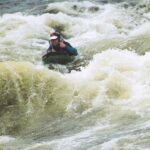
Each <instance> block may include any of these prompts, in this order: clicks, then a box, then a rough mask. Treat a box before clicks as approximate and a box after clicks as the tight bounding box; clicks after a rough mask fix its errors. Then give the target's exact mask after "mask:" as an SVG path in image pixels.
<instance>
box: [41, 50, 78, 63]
mask: <svg viewBox="0 0 150 150" xmlns="http://www.w3.org/2000/svg"><path fill="white" fill-rule="evenodd" d="M75 57H76V56H70V55H68V54H64V53H56V52H52V53H50V54H49V55H48V56H46V57H43V58H42V60H43V62H44V64H50V63H53V64H67V63H70V62H72V61H73V60H74V59H75Z"/></svg>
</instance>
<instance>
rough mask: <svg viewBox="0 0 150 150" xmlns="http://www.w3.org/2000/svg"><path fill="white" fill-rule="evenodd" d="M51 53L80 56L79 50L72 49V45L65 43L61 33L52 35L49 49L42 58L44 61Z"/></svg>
mask: <svg viewBox="0 0 150 150" xmlns="http://www.w3.org/2000/svg"><path fill="white" fill-rule="evenodd" d="M51 53H57V54H58V55H59V54H66V55H70V56H76V55H78V52H77V49H76V48H74V47H72V46H71V44H70V43H68V42H66V41H64V39H63V38H62V36H61V35H60V33H58V32H53V33H51V34H50V40H49V48H48V49H47V51H46V53H45V54H44V55H43V56H42V59H45V58H47V57H48V56H49V55H51Z"/></svg>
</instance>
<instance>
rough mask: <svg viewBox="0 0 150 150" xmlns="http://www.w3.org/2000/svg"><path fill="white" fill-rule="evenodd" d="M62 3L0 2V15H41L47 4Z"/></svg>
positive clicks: (109, 0) (102, 0)
mask: <svg viewBox="0 0 150 150" xmlns="http://www.w3.org/2000/svg"><path fill="white" fill-rule="evenodd" d="M75 1H77V2H80V1H81V2H82V1H84V0H74V1H73V0H68V2H75ZM54 2H62V1H61V0H42V1H41V0H32V1H31V0H0V15H2V14H5V13H15V12H28V13H32V14H39V13H43V11H42V10H43V9H44V8H45V7H46V6H47V4H49V3H54ZM91 2H96V3H103V4H106V3H120V2H129V3H132V4H134V3H136V2H137V0H131V1H128V0H94V1H93V0H92V1H91Z"/></svg>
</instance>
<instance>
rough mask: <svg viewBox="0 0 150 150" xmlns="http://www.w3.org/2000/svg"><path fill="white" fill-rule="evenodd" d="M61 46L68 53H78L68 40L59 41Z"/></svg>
mask: <svg viewBox="0 0 150 150" xmlns="http://www.w3.org/2000/svg"><path fill="white" fill-rule="evenodd" d="M60 45H61V47H64V48H65V50H66V51H67V52H68V53H69V55H74V56H76V55H78V52H77V49H76V48H74V47H72V46H71V45H70V44H69V43H68V42H62V43H60Z"/></svg>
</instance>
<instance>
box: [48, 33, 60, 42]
mask: <svg viewBox="0 0 150 150" xmlns="http://www.w3.org/2000/svg"><path fill="white" fill-rule="evenodd" d="M55 39H58V40H60V33H59V32H53V33H51V34H50V40H55Z"/></svg>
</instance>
